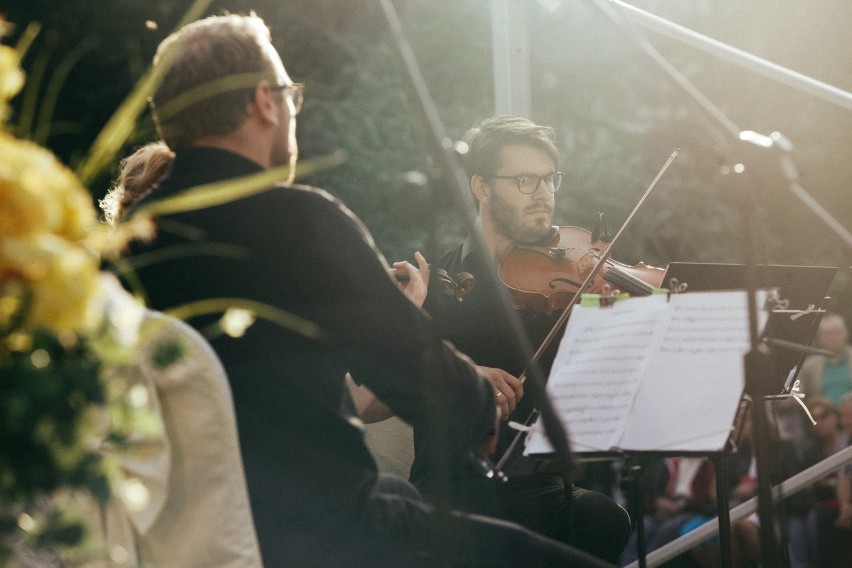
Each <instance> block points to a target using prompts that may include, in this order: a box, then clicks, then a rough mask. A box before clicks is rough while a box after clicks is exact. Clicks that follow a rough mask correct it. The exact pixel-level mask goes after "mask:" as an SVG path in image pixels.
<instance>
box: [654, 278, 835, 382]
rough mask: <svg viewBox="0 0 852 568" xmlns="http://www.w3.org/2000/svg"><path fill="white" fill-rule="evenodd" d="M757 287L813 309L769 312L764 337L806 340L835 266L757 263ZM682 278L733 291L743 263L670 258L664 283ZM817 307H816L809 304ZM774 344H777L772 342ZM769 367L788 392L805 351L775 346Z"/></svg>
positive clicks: (691, 288)
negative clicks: (792, 313)
mask: <svg viewBox="0 0 852 568" xmlns="http://www.w3.org/2000/svg"><path fill="white" fill-rule="evenodd" d="M754 268H755V271H756V273H757V282H756V284H757V287H759V288H765V289H768V288H777V289H778V293H779V294H778V295H779V298H780V299H781V300H785V301H786V302H787V309H788V310H790V311H807V310H808V307H809V306H812V309H813V311H810V312H807V313H805V314H804V315H801V316H799V317H796V318H795V319H792V318H791V317H789V314H788V313H787V312H783V311H781V312H776V313H773V314H771V315H770V317H769V319H768V321H767V322H766V326H765V328H764V331H763V336H762V337H763V339H764V340H770V341H769V343H770V344H773V342H772V341H771V340H780V342H781V343H783V344H785V345H801V346H807V345H810V343H811V341H812V340H813V335H814V333H815V332H816V328H817V326H819V322H820V320H821V319H822V314H823V313H824V308H825V304H826V300H827V296H826V294H827V292H828V288H829V286H830V285H831V282H832V280H834V276H835V275H836V274H837V267H834V266H789V265H779V264H761V265H756V266H755V267H754ZM673 282H676V283H679V284H683V283H686V284H687V288H686V291H687V292H700V291H707V290H738V289H744V288H745V265H742V264H718V263H694V262H672V263H670V264H669V265H668V267H667V268H666V272H665V275H664V276H663V286H672V283H673ZM814 308H816V309H814ZM774 345H776V346H778V343H777V342H776V343H774ZM776 351H777V353H776V355H775V361H774V371H773V373H772V375H773V376H774V377H779V378H780V380H777V391H778V392H779V393H780V392H789V391H790V388H791V387H792V385H793V381H794V379H795V378H796V376H798V373H799V370H800V368H801V364H802V362H803V361H804V358H805V355H806V353H805V352H803V351H801V350H796V349H790V348H784V347H783V346H781V348H780V349H776Z"/></svg>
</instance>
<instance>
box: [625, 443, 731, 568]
mask: <svg viewBox="0 0 852 568" xmlns="http://www.w3.org/2000/svg"><path fill="white" fill-rule="evenodd" d="M645 477H646V479H648V480H649V481H651V484H652V487H651V489H650V491H648V492H647V495H648V499H647V502H646V514H645V517H644V527H645V542H646V551H647V552H651V551H653V550H656V549H657V548H659V547H661V546H663V545H664V544H666V543H668V542H671V541H672V540H674V539H676V538H678V537H679V536H681V535H684V534H686V533H687V532H689V531H690V530H692V529H694V528H696V527H698V526H699V525H701V524H702V523H704V522H706V521H707V520H709V519H710V518H712V517H713V516H715V514H716V474H715V471H714V468H713V463H712V462H711V461H710V460H708V459H706V458H702V457H680V458H665V459H663V460H659V461H658V462H657V463H656V464H654V465H653V466H652V467H649V468H647V469H646V471H645ZM690 554H692V555H693V560H692V562H691V563H690V565H695V562H698V557H700V556H704V551H703V550H697V551H693V552H691V553H690ZM638 556H639V543H638V541H637V536H636V533H635V532H634V533H633V534H632V535H631V537H630V541H629V542H628V543H627V547H626V548H625V550H624V553H623V554H622V556H621V565H622V566H623V565H625V564H629V563H631V562H634V561H635V560H637V558H638Z"/></svg>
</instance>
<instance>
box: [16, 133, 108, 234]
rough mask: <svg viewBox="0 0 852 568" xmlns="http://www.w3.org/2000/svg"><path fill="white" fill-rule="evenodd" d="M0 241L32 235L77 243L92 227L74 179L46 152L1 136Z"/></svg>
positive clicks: (90, 211) (84, 195)
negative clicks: (45, 234) (62, 238)
mask: <svg viewBox="0 0 852 568" xmlns="http://www.w3.org/2000/svg"><path fill="white" fill-rule="evenodd" d="M0 155H2V156H3V160H2V161H0V238H4V237H21V236H24V235H27V234H32V233H36V232H45V233H54V234H56V235H59V236H62V237H64V238H67V239H70V240H74V241H77V240H80V239H82V238H84V237H85V236H86V234H87V233H88V232H89V231H90V230H91V229H92V228H93V227H94V226H95V225H96V224H97V216H96V215H95V210H94V205H93V204H92V200H91V197H90V196H89V194H88V192H86V190H85V189H84V188H83V187H82V185H81V184H80V181H79V180H78V179H77V177H76V176H75V175H74V174H73V173H72V172H71V171H70V170H69V169H68V168H66V167H65V166H63V165H62V163H60V162H59V160H57V159H56V157H55V156H54V155H53V154H52V153H51V152H50V151H48V150H46V149H44V148H42V147H41V146H39V145H37V144H34V143H32V142H27V141H24V140H18V139H16V138H13V137H11V136H9V135H8V134H2V133H0Z"/></svg>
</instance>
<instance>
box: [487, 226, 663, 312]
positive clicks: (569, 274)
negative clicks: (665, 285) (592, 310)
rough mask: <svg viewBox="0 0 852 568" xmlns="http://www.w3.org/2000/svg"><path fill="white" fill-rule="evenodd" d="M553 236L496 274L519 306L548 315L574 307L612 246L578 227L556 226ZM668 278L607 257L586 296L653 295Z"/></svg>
mask: <svg viewBox="0 0 852 568" xmlns="http://www.w3.org/2000/svg"><path fill="white" fill-rule="evenodd" d="M551 231H552V233H553V234H552V236H551V237H550V240H549V241H548V242H546V243H545V244H543V245H538V246H536V245H519V246H516V247H515V248H514V249H512V251H511V252H510V253H509V254H508V255H506V257H505V258H504V259H503V261H502V262H501V263H500V267H499V269H498V274H499V276H500V280H501V281H502V282H503V284H505V285H506V287H507V288H508V289H509V293H510V296H511V297H512V301H513V303H514V304H515V306H516V307H519V308H532V309H534V310H536V311H539V312H544V313H546V314H548V315H550V314H552V313H553V312H554V311H556V310H560V309H564V308H566V307H567V306H568V304H569V303H571V300H572V299H573V298H574V296H575V295H576V294H577V293H578V292H579V291H580V288H581V286H582V285H583V282H584V281H585V280H586V277H587V276H588V275H589V273H591V271H592V270H593V269H594V268H595V266H596V265H597V264H598V262H599V261H600V257H601V255H602V254H603V253H604V252H605V251H606V249H607V247H608V246H609V245H607V243H605V242H603V241H601V240H595V238H594V237H593V236H592V233H590V232H589V231H587V230H585V229H582V228H580V227H552V229H551ZM664 274H665V269H663V268H657V267H654V266H647V265H646V264H645V263H643V262H640V263H639V264H636V265H634V266H630V265H626V264H622V263H620V262H617V261H615V260H612V259H611V258H607V259H606V260H605V261H604V264H603V266H602V267H601V268H600V270H599V271H598V273H597V274H596V275H595V276H594V278H593V279H592V280H591V281H590V282H589V283H588V285H587V287H586V289H585V290H583V291H582V292H583V293H589V294H604V295H608V294H612V293H615V292H626V293H628V294H630V295H631V296H650V295H651V292H652V291H653V289H654V288H659V287H660V285H661V284H662V281H663V275H664Z"/></svg>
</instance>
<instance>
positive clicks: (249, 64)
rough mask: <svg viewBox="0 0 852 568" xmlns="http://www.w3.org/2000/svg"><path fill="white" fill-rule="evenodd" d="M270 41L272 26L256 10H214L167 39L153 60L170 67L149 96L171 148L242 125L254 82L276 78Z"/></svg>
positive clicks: (229, 130) (162, 135) (255, 83)
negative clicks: (215, 12) (219, 13)
mask: <svg viewBox="0 0 852 568" xmlns="http://www.w3.org/2000/svg"><path fill="white" fill-rule="evenodd" d="M270 45H271V43H270V33H269V28H268V27H267V25H266V23H264V21H263V20H262V19H261V18H259V17H258V16H256V15H254V14H250V15H236V14H228V15H224V16H211V17H209V18H204V19H202V20H198V21H197V22H193V23H191V24H189V25H187V26H184V27H183V28H181V29H180V30H179V31H177V32H175V33H173V34H172V35H170V36H169V37H167V38H166V39H165V40H163V42H162V43H161V44H160V46H159V47H158V48H157V54H156V56H155V58H154V65H155V66H156V65H158V64H161V65H167V66H168V68H167V69H166V71H165V73H164V77H163V80H162V82H161V83H160V85H159V86H158V87H157V89H156V90H155V92H154V95H153V96H152V99H151V101H152V106H153V111H154V117H155V119H156V121H157V126H158V128H159V131H160V136H161V137H162V139H163V140H164V141H165V142H166V143H167V144H168V145H169V147H170V148H171V149H172V150H176V149H179V148H181V147H184V146H188V145H190V144H191V143H192V142H193V141H194V140H197V139H198V138H200V137H202V136H209V135H225V134H229V133H231V132H233V131H234V130H236V129H237V128H239V126H240V125H241V124H242V122H243V120H245V116H246V114H245V109H246V105H248V103H249V102H251V100H252V97H253V96H254V88H255V86H256V85H257V84H258V83H259V82H260V81H261V80H263V79H266V80H268V81H270V82H273V83H274V82H275V81H276V80H277V77H276V66H275V63H274V62H273V60H272V59H271V57H270V50H269V46H270Z"/></svg>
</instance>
